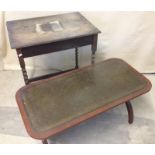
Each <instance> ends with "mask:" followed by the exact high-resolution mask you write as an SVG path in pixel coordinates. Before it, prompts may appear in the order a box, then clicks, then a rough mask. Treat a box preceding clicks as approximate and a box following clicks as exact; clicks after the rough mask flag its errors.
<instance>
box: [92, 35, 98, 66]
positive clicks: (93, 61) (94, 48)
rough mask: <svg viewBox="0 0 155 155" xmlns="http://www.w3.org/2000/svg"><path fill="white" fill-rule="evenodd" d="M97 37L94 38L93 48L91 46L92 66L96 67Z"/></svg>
mask: <svg viewBox="0 0 155 155" xmlns="http://www.w3.org/2000/svg"><path fill="white" fill-rule="evenodd" d="M97 37H98V36H97V35H94V36H93V41H92V46H91V50H92V56H91V64H92V65H94V64H95V52H96V50H97Z"/></svg>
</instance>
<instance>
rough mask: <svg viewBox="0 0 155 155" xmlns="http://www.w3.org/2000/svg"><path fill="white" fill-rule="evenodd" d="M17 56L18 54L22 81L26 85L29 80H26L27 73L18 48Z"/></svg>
mask: <svg viewBox="0 0 155 155" xmlns="http://www.w3.org/2000/svg"><path fill="white" fill-rule="evenodd" d="M17 56H18V60H19V64H20V67H21V69H22V73H23V78H24V82H25V84H26V85H27V84H28V83H29V80H28V75H27V71H26V67H25V61H24V57H23V54H22V52H21V50H20V49H17Z"/></svg>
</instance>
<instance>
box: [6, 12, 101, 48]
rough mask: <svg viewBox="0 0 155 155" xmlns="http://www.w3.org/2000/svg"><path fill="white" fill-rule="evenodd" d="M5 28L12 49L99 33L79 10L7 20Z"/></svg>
mask: <svg viewBox="0 0 155 155" xmlns="http://www.w3.org/2000/svg"><path fill="white" fill-rule="evenodd" d="M7 29H8V34H9V40H10V45H11V48H13V49H17V48H23V47H29V46H34V45H40V44H45V43H52V42H56V41H62V40H66V39H72V38H77V37H82V36H89V35H91V34H98V33H100V30H98V29H97V28H96V27H95V26H94V25H92V24H91V23H90V22H89V21H88V20H87V19H86V18H85V17H84V16H82V15H81V14H80V13H79V12H73V13H65V14H58V15H52V16H45V17H36V18H30V19H22V20H13V21H7Z"/></svg>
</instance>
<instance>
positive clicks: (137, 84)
mask: <svg viewBox="0 0 155 155" xmlns="http://www.w3.org/2000/svg"><path fill="white" fill-rule="evenodd" d="M150 89H151V83H150V81H149V80H148V79H147V78H145V77H144V76H143V75H142V74H140V73H139V72H137V71H136V70H135V69H134V68H132V67H131V66H130V65H129V64H127V63H126V62H125V61H123V60H121V59H109V60H106V61H103V62H100V63H97V64H95V65H91V66H88V67H85V68H82V69H77V70H74V71H70V72H67V73H63V74H61V75H57V76H55V77H51V78H48V79H44V80H41V81H36V82H34V83H31V84H29V85H26V86H24V87H22V88H21V89H20V90H18V92H17V93H16V100H17V103H18V106H19V109H20V112H21V116H22V118H23V121H24V124H25V127H26V130H27V132H28V133H29V135H30V136H31V137H33V138H36V139H40V140H42V142H43V143H47V139H48V138H49V137H52V136H54V135H56V134H58V133H60V132H62V131H64V130H66V129H68V128H70V127H73V126H75V125H77V124H79V123H81V122H83V121H86V120H87V119H90V118H92V117H94V116H96V115H98V114H101V113H103V112H105V111H107V110H110V109H111V108H114V107H116V106H118V105H120V104H123V103H125V104H126V106H127V110H128V115H129V116H128V121H129V123H130V124H131V123H132V122H133V109H132V106H131V103H130V100H132V99H134V98H136V97H138V96H140V95H142V94H144V93H147V92H148V91H149V90H150Z"/></svg>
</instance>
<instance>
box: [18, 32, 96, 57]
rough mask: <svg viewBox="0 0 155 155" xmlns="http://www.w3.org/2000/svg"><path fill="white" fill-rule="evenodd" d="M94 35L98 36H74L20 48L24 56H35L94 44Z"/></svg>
mask: <svg viewBox="0 0 155 155" xmlns="http://www.w3.org/2000/svg"><path fill="white" fill-rule="evenodd" d="M94 37H96V34H95V35H90V36H84V37H80V38H73V39H69V40H64V41H58V42H53V43H48V44H43V45H37V46H31V47H25V48H21V49H20V50H21V52H22V55H23V57H24V58H27V57H33V56H37V55H42V54H46V53H52V52H58V51H62V50H67V49H71V48H76V47H81V46H85V45H92V46H93V40H94Z"/></svg>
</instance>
